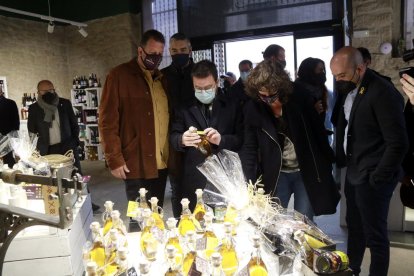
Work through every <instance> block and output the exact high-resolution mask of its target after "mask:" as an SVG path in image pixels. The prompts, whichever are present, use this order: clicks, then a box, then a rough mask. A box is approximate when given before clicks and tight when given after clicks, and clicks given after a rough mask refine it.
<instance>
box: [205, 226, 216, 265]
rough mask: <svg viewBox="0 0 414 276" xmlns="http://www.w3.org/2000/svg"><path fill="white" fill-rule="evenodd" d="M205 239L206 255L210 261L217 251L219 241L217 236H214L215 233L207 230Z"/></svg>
mask: <svg viewBox="0 0 414 276" xmlns="http://www.w3.org/2000/svg"><path fill="white" fill-rule="evenodd" d="M203 238H206V239H207V246H206V250H205V254H206V257H207V259H210V257H211V254H213V253H214V252H216V251H217V246H218V239H217V236H216V234H214V232H213V231H209V230H206V232H205V233H204V236H203Z"/></svg>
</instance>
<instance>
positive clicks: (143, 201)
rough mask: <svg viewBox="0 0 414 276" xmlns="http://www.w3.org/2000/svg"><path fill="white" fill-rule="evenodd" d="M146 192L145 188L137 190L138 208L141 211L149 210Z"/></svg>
mask: <svg viewBox="0 0 414 276" xmlns="http://www.w3.org/2000/svg"><path fill="white" fill-rule="evenodd" d="M147 192H148V191H147V190H146V189H145V188H140V189H139V199H138V202H139V204H138V206H139V207H138V208H141V209H149V206H148V202H147Z"/></svg>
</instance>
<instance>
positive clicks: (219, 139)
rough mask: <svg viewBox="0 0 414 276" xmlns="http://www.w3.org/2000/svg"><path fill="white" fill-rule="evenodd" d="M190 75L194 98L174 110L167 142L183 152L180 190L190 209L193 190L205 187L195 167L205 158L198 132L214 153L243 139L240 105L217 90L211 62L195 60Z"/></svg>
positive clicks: (204, 182)
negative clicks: (174, 113)
mask: <svg viewBox="0 0 414 276" xmlns="http://www.w3.org/2000/svg"><path fill="white" fill-rule="evenodd" d="M191 75H192V79H193V84H194V90H195V92H194V96H195V98H196V100H194V101H193V102H192V103H191V104H188V105H187V106H185V107H183V108H181V109H179V110H177V113H176V116H175V118H174V121H173V123H172V128H171V134H170V142H171V145H172V146H173V147H174V148H175V149H176V150H178V151H182V152H183V153H184V166H183V181H182V189H181V190H182V196H183V197H186V198H188V199H189V200H190V208H191V209H193V208H194V206H195V204H196V195H195V190H196V189H204V187H205V185H206V182H207V180H206V178H205V177H204V176H203V175H202V173H201V172H199V171H198V169H197V167H196V166H197V165H199V164H201V163H203V162H204V160H205V158H206V157H207V156H206V155H205V154H204V153H202V152H201V151H199V150H198V149H197V147H198V144H199V143H200V142H201V137H200V135H203V136H205V138H206V139H207V140H208V142H209V144H210V147H211V149H212V152H213V153H217V152H218V151H219V150H222V149H228V150H232V151H237V150H238V149H239V147H240V146H241V142H242V139H241V136H242V131H243V126H242V121H241V111H240V108H239V105H237V104H236V103H235V102H234V101H230V100H229V99H228V98H227V97H226V96H225V95H223V93H222V92H221V91H220V88H219V86H218V73H217V68H216V65H215V64H214V63H212V62H211V61H208V60H203V61H200V62H198V63H196V64H195V65H194V68H193V70H192V72H191ZM196 130H198V131H201V133H197V131H196Z"/></svg>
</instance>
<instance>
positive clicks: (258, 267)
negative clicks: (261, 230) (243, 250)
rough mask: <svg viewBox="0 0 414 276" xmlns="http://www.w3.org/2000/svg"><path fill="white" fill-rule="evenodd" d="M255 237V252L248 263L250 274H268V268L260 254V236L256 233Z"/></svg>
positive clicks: (259, 275) (263, 275)
mask: <svg viewBox="0 0 414 276" xmlns="http://www.w3.org/2000/svg"><path fill="white" fill-rule="evenodd" d="M252 239H253V248H254V250H253V253H252V257H251V258H250V261H249V264H248V265H247V267H248V270H249V275H250V276H267V275H268V272H267V268H266V265H265V263H264V262H263V260H262V257H261V255H260V236H259V235H254V236H253V237H252Z"/></svg>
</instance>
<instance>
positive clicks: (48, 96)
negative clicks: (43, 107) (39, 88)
mask: <svg viewBox="0 0 414 276" xmlns="http://www.w3.org/2000/svg"><path fill="white" fill-rule="evenodd" d="M56 97H57V94H56V93H54V92H46V93H45V94H43V95H42V100H43V101H44V102H45V103H47V104H53V102H54V101H55V99H56Z"/></svg>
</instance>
